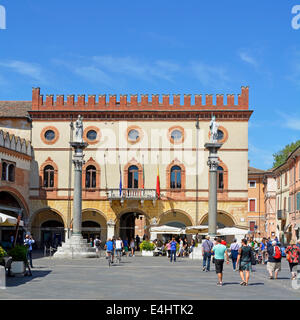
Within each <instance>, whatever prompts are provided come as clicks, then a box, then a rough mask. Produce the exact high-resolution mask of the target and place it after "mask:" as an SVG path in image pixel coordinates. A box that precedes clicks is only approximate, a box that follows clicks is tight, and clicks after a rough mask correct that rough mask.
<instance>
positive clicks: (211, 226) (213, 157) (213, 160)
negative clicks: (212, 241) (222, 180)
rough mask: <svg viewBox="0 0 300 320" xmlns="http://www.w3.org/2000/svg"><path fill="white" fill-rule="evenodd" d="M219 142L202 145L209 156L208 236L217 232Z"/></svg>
mask: <svg viewBox="0 0 300 320" xmlns="http://www.w3.org/2000/svg"><path fill="white" fill-rule="evenodd" d="M221 146H222V144H221V143H215V142H211V143H206V144H205V145H204V147H205V148H206V149H208V151H209V156H208V161H207V165H208V166H209V202H208V234H209V235H210V237H211V238H212V237H215V236H216V234H217V212H218V198H217V190H218V188H217V187H218V186H217V178H218V177H217V174H218V166H219V160H218V150H219V149H220V148H221Z"/></svg>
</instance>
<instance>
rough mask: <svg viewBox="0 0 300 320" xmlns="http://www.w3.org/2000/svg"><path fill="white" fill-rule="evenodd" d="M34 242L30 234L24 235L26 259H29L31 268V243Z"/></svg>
mask: <svg viewBox="0 0 300 320" xmlns="http://www.w3.org/2000/svg"><path fill="white" fill-rule="evenodd" d="M34 243H35V241H34V239H33V238H32V235H30V236H29V235H28V234H27V235H26V237H25V239H24V245H25V246H26V247H27V261H29V264H30V267H31V268H33V265H32V245H33V244H34Z"/></svg>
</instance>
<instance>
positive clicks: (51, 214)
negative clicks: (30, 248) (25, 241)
mask: <svg viewBox="0 0 300 320" xmlns="http://www.w3.org/2000/svg"><path fill="white" fill-rule="evenodd" d="M47 221H57V222H60V223H62V225H63V227H58V228H57V227H53V228H46V229H47V230H44V229H45V228H43V227H42V224H44V223H45V222H47ZM66 226H67V223H66V221H65V219H64V216H63V215H62V214H61V213H60V212H59V211H58V210H56V209H54V208H51V207H44V208H40V209H38V210H37V211H35V212H34V213H33V214H32V215H31V217H30V220H29V224H28V227H29V231H30V232H31V233H32V235H33V237H34V239H35V241H36V244H37V246H38V247H43V246H44V245H52V246H54V245H55V243H54V242H53V241H54V239H55V238H56V235H58V237H59V241H58V244H59V245H60V244H61V242H62V241H64V239H65V230H66ZM46 234H47V238H46ZM48 240H49V241H50V242H49V243H48ZM47 243H48V244H47Z"/></svg>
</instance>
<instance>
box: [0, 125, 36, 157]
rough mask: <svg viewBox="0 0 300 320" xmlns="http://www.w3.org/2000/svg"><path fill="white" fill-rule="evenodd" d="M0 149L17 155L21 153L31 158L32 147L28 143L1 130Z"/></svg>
mask: <svg viewBox="0 0 300 320" xmlns="http://www.w3.org/2000/svg"><path fill="white" fill-rule="evenodd" d="M0 147H3V148H5V149H9V150H11V151H15V152H17V153H22V154H24V155H27V156H30V157H31V156H32V146H31V142H30V141H28V140H25V139H22V138H20V137H18V136H15V135H14V134H10V133H9V132H5V131H3V130H0Z"/></svg>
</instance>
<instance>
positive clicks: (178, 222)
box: [159, 209, 194, 227]
mask: <svg viewBox="0 0 300 320" xmlns="http://www.w3.org/2000/svg"><path fill="white" fill-rule="evenodd" d="M159 224H160V225H168V226H171V227H189V226H192V225H193V224H194V223H193V219H192V217H191V216H190V215H189V214H188V213H186V212H185V211H183V210H177V209H174V210H169V211H166V212H164V213H162V214H161V215H160V216H159Z"/></svg>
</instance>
